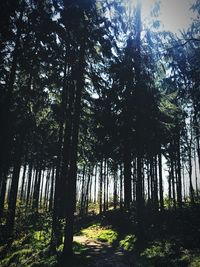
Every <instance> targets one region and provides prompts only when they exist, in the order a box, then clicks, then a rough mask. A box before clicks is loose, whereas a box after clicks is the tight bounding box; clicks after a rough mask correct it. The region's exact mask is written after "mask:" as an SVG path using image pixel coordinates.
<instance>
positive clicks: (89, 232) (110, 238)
mask: <svg viewBox="0 0 200 267" xmlns="http://www.w3.org/2000/svg"><path fill="white" fill-rule="evenodd" d="M81 233H82V234H85V235H86V236H87V237H89V238H92V239H94V240H98V241H101V242H107V243H109V244H113V243H114V242H115V241H116V240H117V238H118V234H117V232H116V231H114V230H113V229H109V228H105V227H102V226H100V224H93V225H91V226H90V227H88V228H86V229H83V230H81Z"/></svg>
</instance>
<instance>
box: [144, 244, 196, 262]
mask: <svg viewBox="0 0 200 267" xmlns="http://www.w3.org/2000/svg"><path fill="white" fill-rule="evenodd" d="M140 261H141V262H142V265H143V266H145V267H147V266H148V267H154V266H161V267H162V266H163V267H165V266H166V267H168V266H169V267H200V250H199V249H196V250H189V249H185V248H183V247H178V246H177V244H176V243H175V242H173V241H168V240H166V241H162V242H159V241H155V242H152V243H151V244H149V246H147V247H146V248H145V249H144V251H143V252H142V253H141V254H140Z"/></svg>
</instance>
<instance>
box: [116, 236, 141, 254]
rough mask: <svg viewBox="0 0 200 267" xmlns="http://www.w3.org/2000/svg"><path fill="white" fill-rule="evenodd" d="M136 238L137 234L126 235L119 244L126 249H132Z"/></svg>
mask: <svg viewBox="0 0 200 267" xmlns="http://www.w3.org/2000/svg"><path fill="white" fill-rule="evenodd" d="M136 240H137V239H136V237H135V235H126V236H125V237H124V239H122V240H121V241H120V242H119V246H120V247H121V248H123V249H124V250H126V251H132V250H133V249H134V245H135V242H136Z"/></svg>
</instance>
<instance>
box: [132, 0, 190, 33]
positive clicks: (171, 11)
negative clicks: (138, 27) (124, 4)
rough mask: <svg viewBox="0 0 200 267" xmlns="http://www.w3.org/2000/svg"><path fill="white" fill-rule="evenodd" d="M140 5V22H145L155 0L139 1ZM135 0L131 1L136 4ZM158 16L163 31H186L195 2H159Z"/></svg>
mask: <svg viewBox="0 0 200 267" xmlns="http://www.w3.org/2000/svg"><path fill="white" fill-rule="evenodd" d="M140 1H141V3H142V20H143V21H144V22H145V21H147V19H148V17H149V16H150V13H151V10H152V8H153V7H154V6H155V3H156V0H140ZM136 2H137V0H132V3H133V4H136ZM159 2H160V14H159V16H158V19H159V20H160V22H161V26H162V28H163V29H164V30H167V31H171V32H174V33H177V34H178V33H179V32H180V30H184V29H187V28H188V27H189V25H190V23H191V21H192V18H193V17H194V13H193V12H192V10H191V6H192V4H194V3H195V0H160V1H159Z"/></svg>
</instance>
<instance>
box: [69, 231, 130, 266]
mask: <svg viewBox="0 0 200 267" xmlns="http://www.w3.org/2000/svg"><path fill="white" fill-rule="evenodd" d="M74 241H75V242H78V243H80V244H82V245H84V246H85V247H87V257H88V258H89V259H91V261H89V262H88V264H87V266H88V267H129V266H133V265H130V264H131V262H130V261H129V258H127V257H126V256H125V254H124V251H123V250H122V249H120V248H113V247H112V245H110V244H109V243H107V242H101V241H97V240H94V239H91V238H88V237H87V236H86V235H82V236H75V237H74ZM127 260H128V261H129V262H127Z"/></svg>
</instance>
